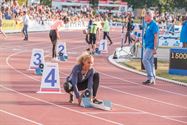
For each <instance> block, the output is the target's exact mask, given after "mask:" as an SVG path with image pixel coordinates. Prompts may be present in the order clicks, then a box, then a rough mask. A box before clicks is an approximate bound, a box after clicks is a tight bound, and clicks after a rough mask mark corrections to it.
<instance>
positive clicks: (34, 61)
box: [29, 49, 45, 69]
mask: <svg viewBox="0 0 187 125" xmlns="http://www.w3.org/2000/svg"><path fill="white" fill-rule="evenodd" d="M44 63H45V60H44V51H43V49H33V50H32V55H31V61H30V66H29V69H35V68H38V67H39V65H40V64H44Z"/></svg>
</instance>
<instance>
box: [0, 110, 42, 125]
mask: <svg viewBox="0 0 187 125" xmlns="http://www.w3.org/2000/svg"><path fill="white" fill-rule="evenodd" d="M0 112H2V113H5V114H8V115H11V116H14V117H16V118H19V119H22V120H25V121H28V122H31V123H34V124H36V125H42V124H41V123H38V122H35V121H33V120H30V119H27V118H24V117H22V116H19V115H16V114H13V113H10V112H7V111H5V110H2V109H0Z"/></svg>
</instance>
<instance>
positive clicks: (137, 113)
mask: <svg viewBox="0 0 187 125" xmlns="http://www.w3.org/2000/svg"><path fill="white" fill-rule="evenodd" d="M85 113H88V114H93V115H97V114H117V115H119V114H128V115H140V114H141V115H142V114H146V113H145V112H110V111H109V112H85Z"/></svg>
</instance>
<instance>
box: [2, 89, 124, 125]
mask: <svg viewBox="0 0 187 125" xmlns="http://www.w3.org/2000/svg"><path fill="white" fill-rule="evenodd" d="M0 86H1V87H2V88H4V89H6V90H9V91H12V92H15V93H17V94H20V95H22V96H25V97H28V98H31V99H34V100H37V101H40V102H43V103H46V104H50V105H53V106H56V107H59V108H62V109H66V110H69V111H72V112H75V113H78V114H82V115H84V116H88V117H92V118H95V119H99V120H102V121H105V122H109V123H113V124H116V125H123V124H122V123H119V122H115V121H112V120H108V119H105V118H101V117H97V116H93V115H91V114H86V113H84V112H81V111H78V110H74V109H71V108H68V107H65V106H61V105H57V104H55V103H51V102H48V101H46V100H43V99H39V98H36V97H33V96H30V95H27V94H23V93H21V92H18V91H16V90H13V89H10V88H8V87H5V86H3V85H0Z"/></svg>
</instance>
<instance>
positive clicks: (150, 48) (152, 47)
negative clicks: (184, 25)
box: [143, 11, 159, 85]
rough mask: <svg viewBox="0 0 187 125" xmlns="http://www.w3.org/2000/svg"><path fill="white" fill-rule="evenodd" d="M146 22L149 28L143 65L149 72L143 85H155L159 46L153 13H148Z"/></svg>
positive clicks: (147, 28) (145, 37) (146, 35)
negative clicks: (155, 64) (155, 60)
mask: <svg viewBox="0 0 187 125" xmlns="http://www.w3.org/2000/svg"><path fill="white" fill-rule="evenodd" d="M145 21H146V23H147V27H146V30H145V34H144V43H145V50H144V54H143V64H144V67H145V70H146V72H147V80H146V81H144V82H143V84H146V85H149V84H155V78H156V74H155V66H154V54H156V53H157V44H158V31H159V29H158V25H157V24H156V22H155V21H154V20H153V12H152V11H147V12H146V14H145Z"/></svg>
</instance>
